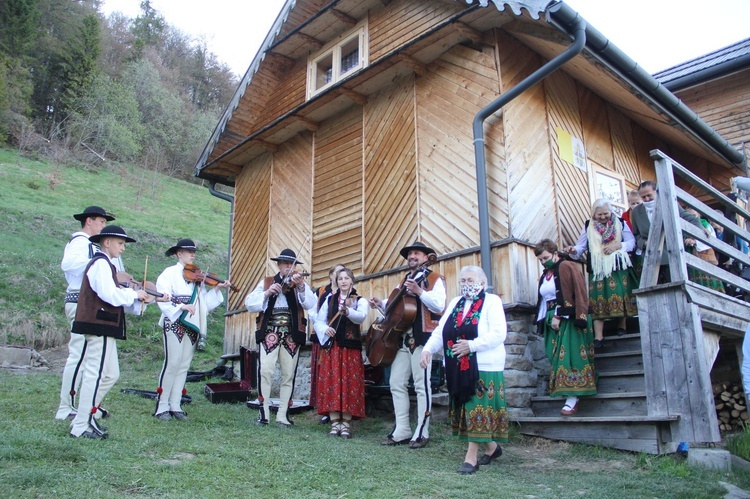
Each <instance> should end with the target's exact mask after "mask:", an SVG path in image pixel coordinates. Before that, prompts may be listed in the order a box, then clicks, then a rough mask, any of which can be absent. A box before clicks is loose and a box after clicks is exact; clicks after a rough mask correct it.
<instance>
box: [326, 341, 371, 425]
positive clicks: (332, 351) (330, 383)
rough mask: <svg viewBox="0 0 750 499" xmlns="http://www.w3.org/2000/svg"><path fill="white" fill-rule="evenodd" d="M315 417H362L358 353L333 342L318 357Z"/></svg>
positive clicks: (362, 373)
mask: <svg viewBox="0 0 750 499" xmlns="http://www.w3.org/2000/svg"><path fill="white" fill-rule="evenodd" d="M317 375H318V394H317V404H318V414H321V415H326V414H329V413H331V412H347V413H349V414H351V415H352V417H353V418H355V419H359V418H363V417H365V365H364V361H363V360H362V351H361V350H359V349H354V348H342V347H340V346H339V345H337V344H336V343H335V342H334V344H333V346H332V347H330V348H329V349H324V348H321V350H320V354H319V356H318V369H317Z"/></svg>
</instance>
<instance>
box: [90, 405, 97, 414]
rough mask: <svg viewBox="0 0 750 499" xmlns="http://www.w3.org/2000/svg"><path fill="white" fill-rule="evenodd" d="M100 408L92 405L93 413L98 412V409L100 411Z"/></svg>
mask: <svg viewBox="0 0 750 499" xmlns="http://www.w3.org/2000/svg"><path fill="white" fill-rule="evenodd" d="M98 410H99V408H98V407H96V406H94V407H92V408H91V414H96V411H98Z"/></svg>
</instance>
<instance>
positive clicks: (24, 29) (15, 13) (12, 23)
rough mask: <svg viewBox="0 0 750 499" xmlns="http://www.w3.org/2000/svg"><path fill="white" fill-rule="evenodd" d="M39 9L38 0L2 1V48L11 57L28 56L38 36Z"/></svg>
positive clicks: (0, 37) (0, 44)
mask: <svg viewBox="0 0 750 499" xmlns="http://www.w3.org/2000/svg"><path fill="white" fill-rule="evenodd" d="M38 23H39V9H38V8H37V1H36V0H4V1H3V2H1V3H0V50H2V51H3V52H4V53H5V54H7V55H8V56H10V57H11V58H20V57H24V56H28V55H29V52H30V49H31V47H32V44H33V43H34V40H35V39H36V37H37V33H38V31H37V29H38Z"/></svg>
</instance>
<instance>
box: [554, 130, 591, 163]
mask: <svg viewBox="0 0 750 499" xmlns="http://www.w3.org/2000/svg"><path fill="white" fill-rule="evenodd" d="M556 131H557V153H558V154H559V155H560V159H562V160H563V161H566V162H568V163H570V164H571V165H573V166H575V167H576V168H578V169H579V170H582V171H584V172H585V171H587V170H588V168H587V166H586V148H585V147H584V146H583V141H582V140H581V139H578V138H576V137H573V136H571V135H570V134H569V133H568V132H566V131H565V130H563V129H562V128H557V129H556Z"/></svg>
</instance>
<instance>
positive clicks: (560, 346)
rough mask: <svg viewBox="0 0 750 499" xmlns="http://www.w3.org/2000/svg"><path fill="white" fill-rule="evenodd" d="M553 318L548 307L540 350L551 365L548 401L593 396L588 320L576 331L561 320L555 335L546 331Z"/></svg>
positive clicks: (564, 320) (593, 376) (593, 381)
mask: <svg viewBox="0 0 750 499" xmlns="http://www.w3.org/2000/svg"><path fill="white" fill-rule="evenodd" d="M554 315H555V310H554V308H552V307H551V308H550V310H549V311H547V316H546V317H545V319H544V347H545V350H546V351H547V358H548V359H549V362H550V364H551V368H550V373H549V394H550V397H580V396H585V395H596V368H595V366H594V329H593V328H592V324H591V316H589V318H588V326H587V327H585V328H577V327H575V325H573V321H572V320H568V319H562V320H561V321H560V329H559V330H558V331H555V330H554V329H552V328H551V327H550V322H551V321H552V317H553V316H554Z"/></svg>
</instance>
